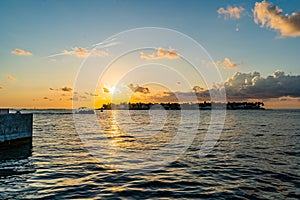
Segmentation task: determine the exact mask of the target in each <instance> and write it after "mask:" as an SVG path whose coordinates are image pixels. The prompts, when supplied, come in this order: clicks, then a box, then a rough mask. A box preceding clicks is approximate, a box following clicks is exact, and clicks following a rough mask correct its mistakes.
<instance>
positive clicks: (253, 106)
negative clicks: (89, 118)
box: [99, 101, 264, 110]
mask: <svg viewBox="0 0 300 200" xmlns="http://www.w3.org/2000/svg"><path fill="white" fill-rule="evenodd" d="M262 106H264V103H263V102H228V103H215V102H206V101H205V102H203V103H181V104H180V103H120V104H111V103H109V104H103V106H102V107H101V108H99V110H149V109H157V110H159V109H165V110H192V109H200V110H211V109H229V110H247V109H249V110H263V109H264V108H263V107H262Z"/></svg>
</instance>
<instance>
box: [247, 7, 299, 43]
mask: <svg viewBox="0 0 300 200" xmlns="http://www.w3.org/2000/svg"><path fill="white" fill-rule="evenodd" d="M253 15H254V22H255V23H256V24H261V27H266V28H270V29H273V30H275V31H279V32H280V36H281V37H297V36H300V12H294V13H292V14H291V15H288V14H286V15H283V13H282V9H280V8H279V7H277V6H273V5H272V3H269V2H267V1H262V2H256V3H255V6H254V9H253Z"/></svg>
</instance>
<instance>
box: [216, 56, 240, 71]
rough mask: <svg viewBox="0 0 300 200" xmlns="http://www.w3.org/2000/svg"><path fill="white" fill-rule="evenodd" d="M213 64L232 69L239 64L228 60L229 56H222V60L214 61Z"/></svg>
mask: <svg viewBox="0 0 300 200" xmlns="http://www.w3.org/2000/svg"><path fill="white" fill-rule="evenodd" d="M215 64H216V65H217V66H218V67H223V68H224V69H234V68H237V67H239V66H241V64H239V63H234V62H232V61H231V60H230V58H227V57H225V58H224V61H216V62H215Z"/></svg>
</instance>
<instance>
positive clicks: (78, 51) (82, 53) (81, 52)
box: [73, 47, 90, 57]
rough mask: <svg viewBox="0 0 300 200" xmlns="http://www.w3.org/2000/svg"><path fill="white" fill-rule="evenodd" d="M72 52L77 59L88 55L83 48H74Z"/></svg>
mask: <svg viewBox="0 0 300 200" xmlns="http://www.w3.org/2000/svg"><path fill="white" fill-rule="evenodd" d="M73 50H74V54H75V55H76V56H77V57H87V56H88V55H89V54H90V53H89V52H88V50H87V49H86V48H83V47H74V48H73Z"/></svg>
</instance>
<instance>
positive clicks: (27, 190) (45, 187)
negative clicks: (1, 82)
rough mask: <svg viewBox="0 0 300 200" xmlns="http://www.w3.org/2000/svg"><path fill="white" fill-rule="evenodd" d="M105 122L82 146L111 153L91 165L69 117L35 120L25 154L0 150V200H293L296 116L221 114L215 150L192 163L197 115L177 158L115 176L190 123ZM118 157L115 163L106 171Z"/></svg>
mask: <svg viewBox="0 0 300 200" xmlns="http://www.w3.org/2000/svg"><path fill="white" fill-rule="evenodd" d="M191 112H192V111H191ZM117 114H122V111H120V112H119V113H117ZM152 114H153V113H152ZM113 116H114V115H113V114H112V112H111V111H104V112H103V113H98V118H97V120H98V121H99V122H100V124H101V126H102V129H103V132H102V134H103V135H104V136H105V138H106V140H103V138H102V139H101V137H104V136H103V135H102V136H101V137H98V138H97V137H89V138H90V139H91V138H92V139H94V141H95V142H94V143H95V144H100V145H102V144H103V145H104V144H105V143H104V142H103V141H105V142H107V143H106V146H110V147H112V146H113V147H115V149H119V151H113V150H114V149H104V147H103V155H101V154H100V156H99V155H98V156H96V157H94V156H92V155H91V153H90V152H89V151H88V150H87V149H86V148H85V147H86V146H88V145H90V144H85V145H83V143H82V141H81V138H80V137H79V136H78V134H77V132H76V129H75V126H74V120H73V115H72V114H68V112H63V113H62V112H60V113H57V111H52V112H49V111H45V112H35V114H34V132H33V142H32V146H31V145H28V144H25V145H20V146H19V147H18V148H16V149H13V150H1V156H0V160H1V161H0V199H40V198H41V199H43V198H46V199H75V198H79V199H100V198H101V199H103V198H124V199H127V198H134V199H147V198H149V199H150V198H152V199H153V198H193V199H195V198H213V199H215V198H221V199H222V198H240V199H245V198H247V199H248V198H260V199H286V198H291V199H292V198H294V199H299V198H300V189H299V188H300V181H299V180H300V124H299V121H300V111H293V110H266V111H227V114H226V121H225V125H224V129H223V132H222V134H221V136H220V138H219V140H218V142H217V144H216V146H215V147H214V148H213V150H212V151H211V152H210V153H209V154H208V155H207V156H205V157H199V150H200V149H201V144H202V143H203V139H204V136H205V134H206V132H207V128H208V125H209V123H210V114H209V111H201V115H200V116H201V123H200V124H199V127H197V131H196V133H195V138H193V140H192V144H191V146H189V148H188V149H187V150H186V151H185V153H183V154H182V155H180V156H179V157H178V159H177V160H175V161H170V163H167V165H166V166H162V167H161V168H157V169H156V168H153V169H154V171H147V172H145V171H141V170H135V171H128V170H124V171H122V170H121V169H120V167H122V163H124V165H127V164H128V163H127V162H126V161H127V160H131V159H133V158H132V156H131V155H136V154H130V153H128V152H134V153H136V152H139V153H140V154H138V155H141V152H146V153H145V155H146V154H147V152H151V150H155V149H157V148H161V147H162V146H164V145H166V144H170V143H171V141H172V138H174V137H175V135H176V134H175V133H176V131H177V129H176V127H178V126H182V127H183V128H184V129H183V130H184V131H186V134H187V135H190V134H192V133H190V132H189V130H193V128H191V127H192V126H193V124H194V123H195V122H196V120H194V121H193V119H192V118H191V119H189V120H186V121H183V123H182V124H180V123H179V122H180V120H182V118H180V112H179V111H167V112H165V113H164V114H163V116H159V114H155V113H154V116H155V117H154V118H153V119H154V121H151V119H152V118H151V116H149V115H148V112H147V111H131V116H132V119H131V120H133V121H127V120H126V119H125V118H122V119H123V121H122V122H119V123H117V124H116V122H115V120H116V118H114V117H113ZM191 116H193V115H191ZM160 117H166V118H167V120H166V121H164V124H165V125H164V126H161V123H159V122H155V118H156V119H159V118H160ZM124 119H125V120H124ZM153 119H152V120H153ZM132 123H134V124H135V125H136V124H140V127H141V128H140V129H136V128H135V127H132ZM153 124H154V125H153ZM147 130H150V132H149V133H147V134H146V136H145V135H143V134H142V136H141V134H140V133H145V131H147ZM134 134H140V135H138V136H139V137H134ZM144 136H145V137H146V138H145V137H144ZM145 139H146V140H145ZM83 140H84V138H83ZM90 141H91V140H90ZM100 150H101V149H100ZM99 152H101V151H99V149H98V150H97V153H99ZM118 156H119V158H120V160H121V161H122V162H120V163H119V165H114V164H112V163H115V162H110V160H113V161H115V160H117V159H118ZM152 164H153V163H152ZM134 165H135V166H139V160H138V162H136V163H134ZM131 167H134V166H131Z"/></svg>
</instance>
